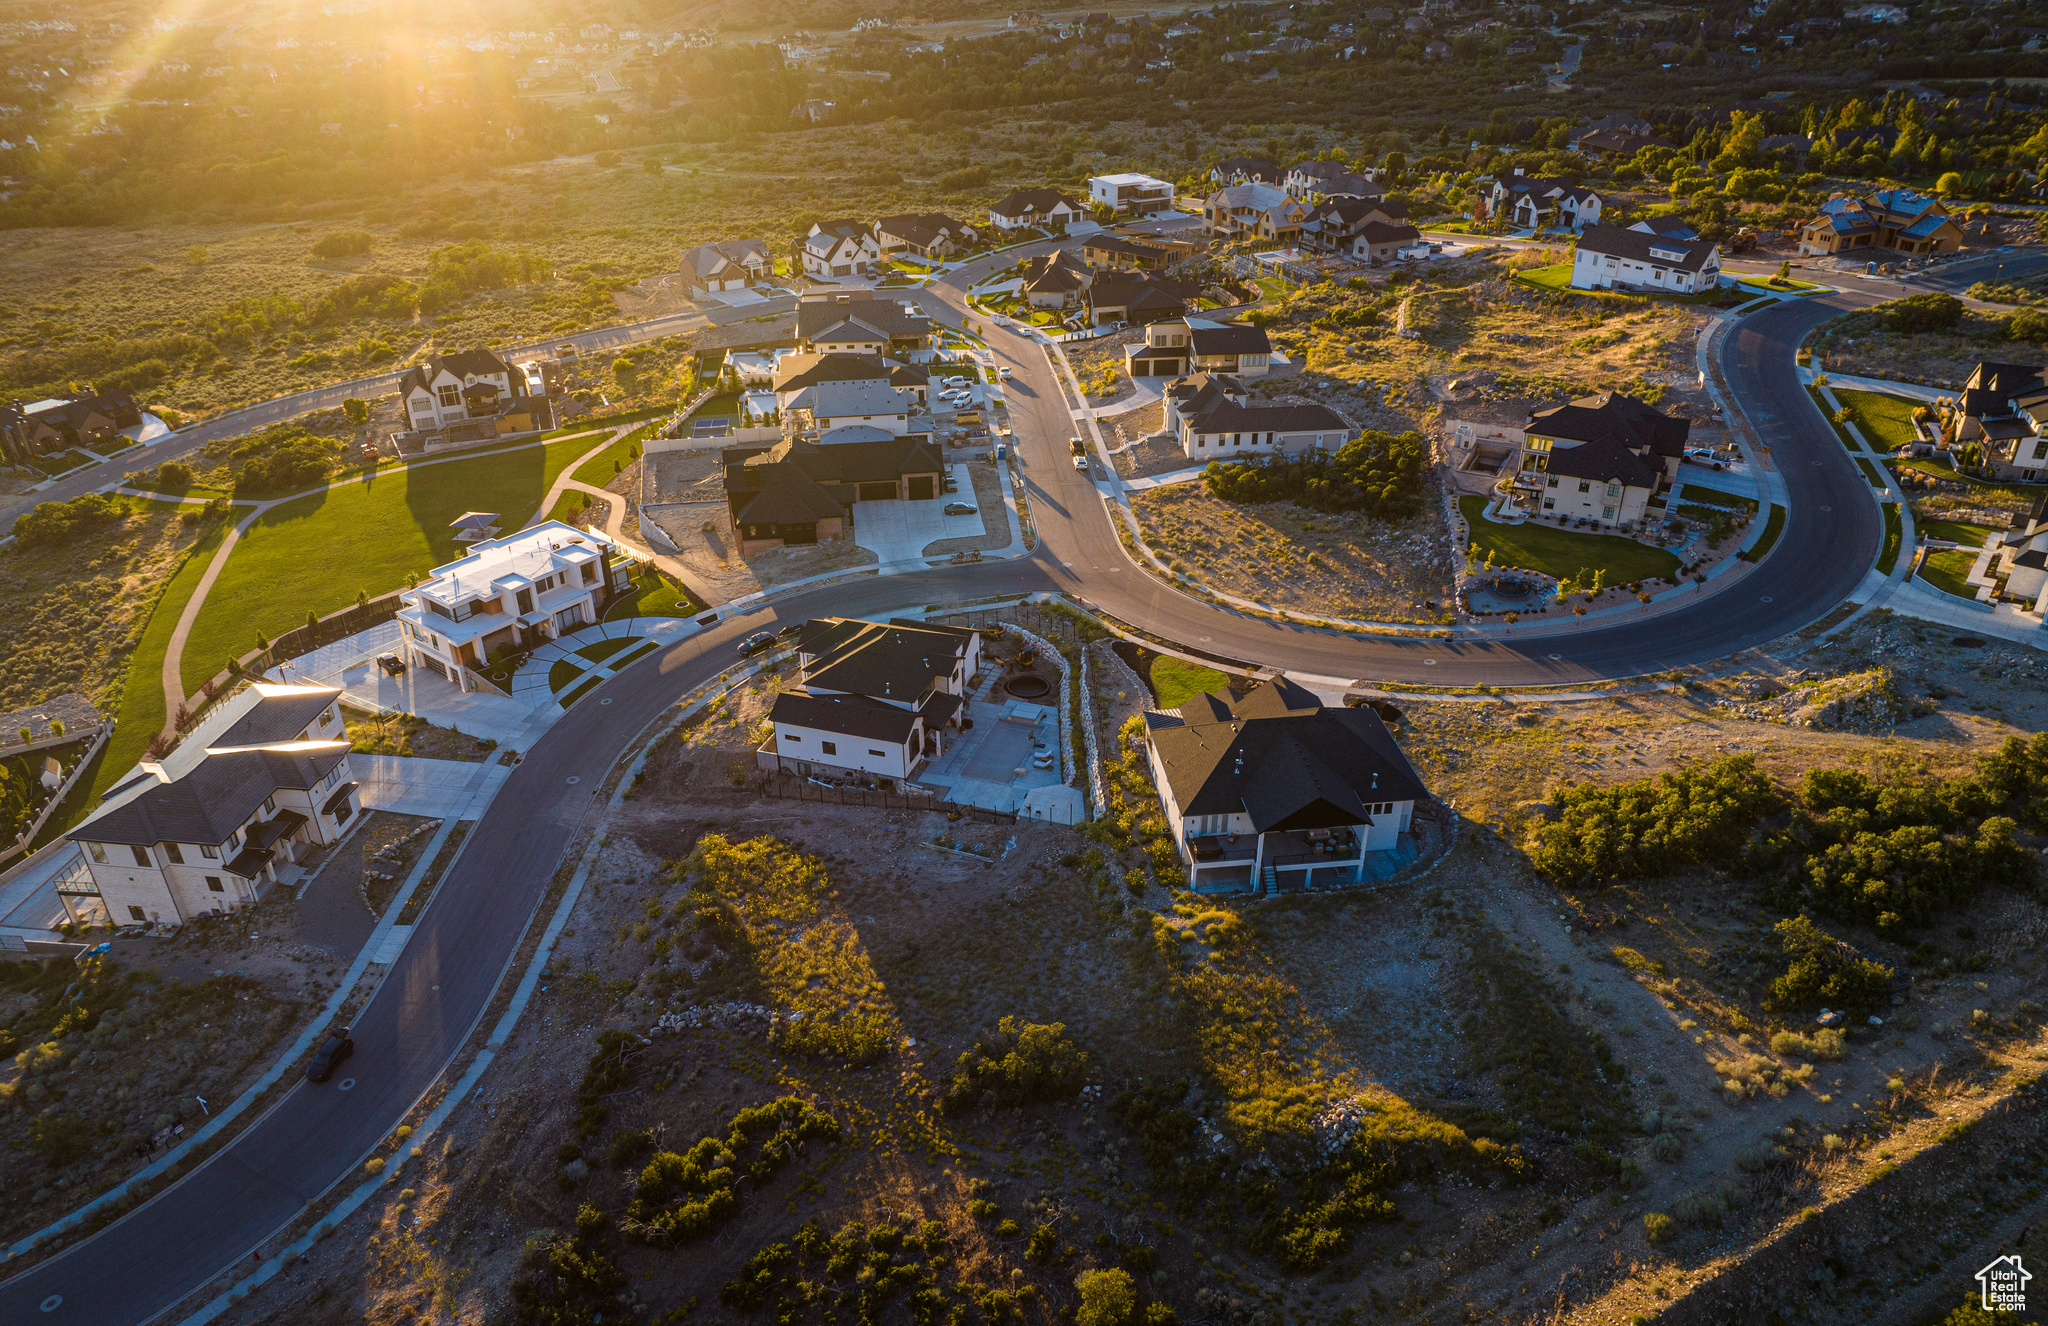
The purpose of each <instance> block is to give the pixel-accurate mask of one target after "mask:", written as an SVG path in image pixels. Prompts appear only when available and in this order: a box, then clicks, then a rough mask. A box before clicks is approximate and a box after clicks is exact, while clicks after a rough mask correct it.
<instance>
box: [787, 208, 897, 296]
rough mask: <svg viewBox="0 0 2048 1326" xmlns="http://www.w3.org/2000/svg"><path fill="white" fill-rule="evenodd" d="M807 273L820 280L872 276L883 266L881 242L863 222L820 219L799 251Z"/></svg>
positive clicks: (872, 229) (871, 228) (805, 237)
mask: <svg viewBox="0 0 2048 1326" xmlns="http://www.w3.org/2000/svg"><path fill="white" fill-rule="evenodd" d="M798 257H799V259H800V260H801V262H802V264H803V269H804V274H805V275H806V276H812V277H816V278H817V279H819V280H821V281H830V280H835V279H837V278H839V277H843V276H854V277H862V278H870V279H871V278H873V277H874V275H875V274H876V273H877V271H879V270H880V268H881V265H882V246H881V241H880V240H878V239H876V238H875V231H874V228H873V227H872V226H869V225H868V224H867V223H865V222H862V221H820V222H817V223H816V224H814V225H813V226H812V227H811V230H810V233H809V234H807V235H805V236H804V241H803V244H802V245H801V247H800V248H799V251H798Z"/></svg>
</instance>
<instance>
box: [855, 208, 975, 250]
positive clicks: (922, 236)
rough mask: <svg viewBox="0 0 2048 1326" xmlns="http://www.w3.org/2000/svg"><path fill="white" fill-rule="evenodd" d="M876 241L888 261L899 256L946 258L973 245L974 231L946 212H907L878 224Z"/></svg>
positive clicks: (876, 226) (884, 218) (876, 225)
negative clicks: (889, 258)
mask: <svg viewBox="0 0 2048 1326" xmlns="http://www.w3.org/2000/svg"><path fill="white" fill-rule="evenodd" d="M875 239H876V242H877V243H879V244H880V245H881V248H882V256H883V257H885V258H886V257H889V256H891V255H893V254H898V253H914V254H917V255H918V256H919V257H921V258H944V257H946V256H948V255H949V254H951V253H952V252H953V251H954V250H955V249H961V248H965V247H966V246H967V245H969V244H972V243H973V242H974V228H973V227H972V226H969V225H967V224H966V223H965V222H961V221H955V220H954V219H953V218H952V217H950V216H947V215H946V214H945V213H944V212H904V213H900V214H899V215H896V216H885V217H883V218H882V219H881V220H879V221H877V222H875Z"/></svg>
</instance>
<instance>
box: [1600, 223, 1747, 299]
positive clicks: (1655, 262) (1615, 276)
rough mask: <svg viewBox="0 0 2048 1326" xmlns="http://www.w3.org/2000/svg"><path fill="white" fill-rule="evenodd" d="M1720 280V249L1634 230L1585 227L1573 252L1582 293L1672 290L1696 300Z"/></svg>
mask: <svg viewBox="0 0 2048 1326" xmlns="http://www.w3.org/2000/svg"><path fill="white" fill-rule="evenodd" d="M1720 281H1721V246H1720V245H1719V244H1716V243H1714V242H1713V241H1712V240H1708V239H1699V238H1697V237H1695V238H1692V239H1679V238H1677V237H1676V236H1675V235H1660V234H1656V233H1654V232H1652V231H1649V230H1647V229H1645V228H1643V227H1642V225H1641V224H1640V223H1638V225H1634V226H1608V225H1593V226H1587V227H1586V228H1585V230H1584V231H1582V232H1581V233H1580V235H1579V242H1578V244H1577V245H1576V246H1575V247H1574V249H1573V251H1572V285H1573V287H1574V288H1576V289H1579V290H1611V289H1622V290H1671V291H1676V292H1677V293H1679V294H1685V295H1694V294H1699V293H1700V292H1701V291H1705V290H1712V289H1713V288H1714V287H1715V286H1717V285H1719V284H1720Z"/></svg>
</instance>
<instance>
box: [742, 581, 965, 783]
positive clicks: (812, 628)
mask: <svg viewBox="0 0 2048 1326" xmlns="http://www.w3.org/2000/svg"><path fill="white" fill-rule="evenodd" d="M796 654H797V676H796V680H795V681H794V682H793V683H791V684H790V685H787V686H784V687H783V688H782V689H781V690H780V691H778V692H777V693H776V696H775V703H774V705H773V706H772V707H771V708H770V710H769V712H768V721H769V723H770V724H771V725H772V726H773V728H774V731H773V733H772V734H771V735H770V736H769V738H768V740H767V741H765V742H763V743H762V745H761V748H760V750H759V751H758V752H757V754H756V756H755V759H756V761H757V763H758V764H759V765H760V766H761V767H762V768H764V769H774V770H778V771H786V772H789V773H796V774H802V775H806V776H809V775H814V774H820V773H828V772H844V773H853V774H861V775H866V776H869V777H879V778H885V779H889V780H891V781H898V780H907V779H910V778H912V777H914V776H915V775H916V773H917V771H918V769H919V768H920V767H922V766H923V764H924V763H925V761H926V760H928V759H931V758H933V757H935V756H937V755H939V754H941V753H942V752H943V749H944V747H945V746H946V745H947V744H948V743H949V740H950V738H951V737H952V735H953V734H955V733H957V732H958V731H959V730H960V728H959V720H960V715H961V714H962V712H963V711H964V710H965V709H966V706H967V697H968V695H969V694H970V693H971V691H972V689H973V685H974V680H975V675H976V673H978V672H979V671H980V669H981V637H980V635H979V634H978V633H976V632H974V631H971V630H966V629H964V628H961V627H956V626H936V625H930V624H927V623H925V622H914V621H909V620H906V619H902V618H897V619H894V620H891V621H887V622H871V621H861V620H859V619H857V618H850V617H813V618H812V619H811V620H810V621H808V622H805V623H804V628H803V632H802V634H801V635H799V636H798V638H797V646H796Z"/></svg>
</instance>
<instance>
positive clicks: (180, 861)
mask: <svg viewBox="0 0 2048 1326" xmlns="http://www.w3.org/2000/svg"><path fill="white" fill-rule="evenodd" d="M164 855H165V856H167V857H169V858H170V860H171V864H172V865H174V866H182V865H184V864H185V853H184V852H183V851H181V850H179V847H178V845H177V844H176V843H165V844H164Z"/></svg>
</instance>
